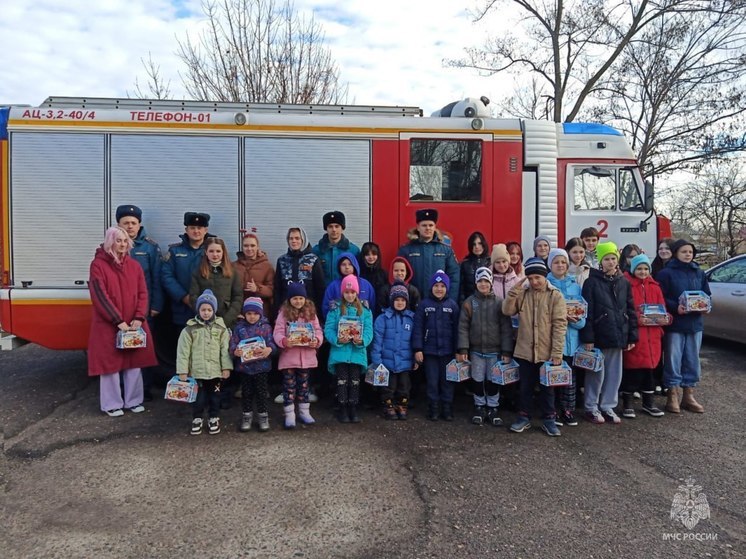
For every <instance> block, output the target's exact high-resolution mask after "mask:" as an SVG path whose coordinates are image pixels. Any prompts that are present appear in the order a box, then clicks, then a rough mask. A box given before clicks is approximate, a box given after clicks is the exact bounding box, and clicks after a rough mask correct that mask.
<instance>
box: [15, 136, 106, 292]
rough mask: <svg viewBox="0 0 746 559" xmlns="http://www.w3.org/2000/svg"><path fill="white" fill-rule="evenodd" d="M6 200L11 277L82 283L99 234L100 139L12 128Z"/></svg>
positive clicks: (18, 280)
mask: <svg viewBox="0 0 746 559" xmlns="http://www.w3.org/2000/svg"><path fill="white" fill-rule="evenodd" d="M11 150H12V154H11V161H12V164H11V178H10V182H11V185H10V204H11V216H12V217H11V219H12V223H13V225H12V231H13V234H12V266H13V280H14V282H15V284H16V285H18V286H20V285H21V282H24V281H32V282H33V287H52V286H54V287H73V286H75V282H76V281H87V280H88V273H89V267H90V263H91V260H93V255H94V252H95V249H96V246H98V245H99V244H100V243H101V242H102V241H103V233H104V227H105V224H104V212H103V207H104V186H103V185H104V137H103V135H100V134H58V133H48V132H44V133H34V132H14V133H13V134H12V136H11Z"/></svg>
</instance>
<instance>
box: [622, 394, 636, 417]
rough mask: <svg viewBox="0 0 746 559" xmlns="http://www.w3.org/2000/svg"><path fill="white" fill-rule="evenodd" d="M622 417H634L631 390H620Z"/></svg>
mask: <svg viewBox="0 0 746 559" xmlns="http://www.w3.org/2000/svg"><path fill="white" fill-rule="evenodd" d="M622 417H626V418H627V419H634V418H635V408H634V406H633V405H632V392H622Z"/></svg>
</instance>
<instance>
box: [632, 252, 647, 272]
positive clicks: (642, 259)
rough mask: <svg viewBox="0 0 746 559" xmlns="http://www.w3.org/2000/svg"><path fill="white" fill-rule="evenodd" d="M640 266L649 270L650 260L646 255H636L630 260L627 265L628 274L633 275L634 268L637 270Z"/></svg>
mask: <svg viewBox="0 0 746 559" xmlns="http://www.w3.org/2000/svg"><path fill="white" fill-rule="evenodd" d="M640 264H645V265H647V267H648V268H650V258H649V257H648V255H647V254H638V255H637V256H635V257H634V258H633V259H632V262H631V264H630V265H629V273H630V274H634V273H635V268H637V267H638V266H639V265H640Z"/></svg>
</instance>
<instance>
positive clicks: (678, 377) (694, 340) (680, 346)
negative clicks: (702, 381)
mask: <svg viewBox="0 0 746 559" xmlns="http://www.w3.org/2000/svg"><path fill="white" fill-rule="evenodd" d="M664 340H665V341H664V343H665V347H664V350H663V360H664V364H663V382H664V384H665V385H666V388H671V387H676V386H683V387H685V388H694V387H695V386H697V383H698V382H699V377H700V374H701V372H702V371H701V368H700V364H699V350H700V348H701V347H702V332H695V333H693V334H683V333H681V332H667V333H666V337H665V338H664Z"/></svg>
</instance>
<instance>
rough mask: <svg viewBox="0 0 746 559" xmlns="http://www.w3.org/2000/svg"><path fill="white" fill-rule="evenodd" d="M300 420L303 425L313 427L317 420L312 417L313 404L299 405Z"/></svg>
mask: <svg viewBox="0 0 746 559" xmlns="http://www.w3.org/2000/svg"><path fill="white" fill-rule="evenodd" d="M298 419H300V422H301V423H302V424H303V425H313V424H314V423H316V420H315V419H314V418H313V417H311V404H309V403H307V402H306V403H305V404H298Z"/></svg>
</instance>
